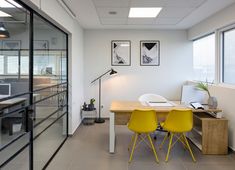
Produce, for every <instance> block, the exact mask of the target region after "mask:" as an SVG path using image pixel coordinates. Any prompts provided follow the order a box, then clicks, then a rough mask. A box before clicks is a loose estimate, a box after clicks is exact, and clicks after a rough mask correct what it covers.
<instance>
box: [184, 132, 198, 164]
mask: <svg viewBox="0 0 235 170" xmlns="http://www.w3.org/2000/svg"><path fill="white" fill-rule="evenodd" d="M183 137H184V140H185V143H186V145H187V147H188V150H189V152H190V154H191V157H192V159H193V161H194V162H196V159H195V157H194V155H193V152H192V150H191V148H190V146H189V143H188V140H187V138H186V136H185V133H183Z"/></svg>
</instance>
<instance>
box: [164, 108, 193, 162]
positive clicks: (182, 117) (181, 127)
mask: <svg viewBox="0 0 235 170" xmlns="http://www.w3.org/2000/svg"><path fill="white" fill-rule="evenodd" d="M161 126H162V127H163V129H165V130H167V131H168V132H169V133H170V135H168V134H167V135H166V136H165V137H164V139H163V141H162V143H161V145H160V148H162V146H163V144H164V142H165V141H166V139H167V138H168V137H170V141H169V146H168V152H167V156H166V162H167V161H168V158H169V154H170V150H171V148H172V147H173V146H174V145H175V143H176V142H178V141H180V142H181V143H182V144H183V146H184V147H185V148H186V149H188V150H189V152H190V154H191V157H192V159H193V161H194V162H195V161H196V159H195V157H194V155H193V152H192V150H191V148H190V146H189V143H188V140H187V138H186V135H185V133H186V132H189V131H191V130H192V128H193V113H192V110H190V109H177V110H172V111H170V113H169V114H168V116H167V118H166V120H165V122H164V123H162V124H161ZM174 136H175V137H176V138H177V139H176V141H175V142H174V143H173V144H172V140H173V137H174Z"/></svg>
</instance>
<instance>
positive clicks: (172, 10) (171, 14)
mask: <svg viewBox="0 0 235 170" xmlns="http://www.w3.org/2000/svg"><path fill="white" fill-rule="evenodd" d="M194 9H195V8H176V7H166V8H162V10H161V12H160V13H159V15H158V17H159V18H161V17H162V18H183V17H185V16H187V15H189V14H190V13H191V12H192V11H193V10H194Z"/></svg>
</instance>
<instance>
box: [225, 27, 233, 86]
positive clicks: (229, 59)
mask: <svg viewBox="0 0 235 170" xmlns="http://www.w3.org/2000/svg"><path fill="white" fill-rule="evenodd" d="M234 45H235V29H232V30H230V31H226V32H224V49H223V50H224V56H223V60H224V61H223V82H224V83H228V84H235V79H234V77H235V49H234Z"/></svg>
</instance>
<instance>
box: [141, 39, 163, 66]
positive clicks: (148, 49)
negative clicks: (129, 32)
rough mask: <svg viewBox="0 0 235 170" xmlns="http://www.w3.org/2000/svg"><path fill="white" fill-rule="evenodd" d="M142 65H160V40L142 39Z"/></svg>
mask: <svg viewBox="0 0 235 170" xmlns="http://www.w3.org/2000/svg"><path fill="white" fill-rule="evenodd" d="M140 65H141V66H159V65H160V41H140Z"/></svg>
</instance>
